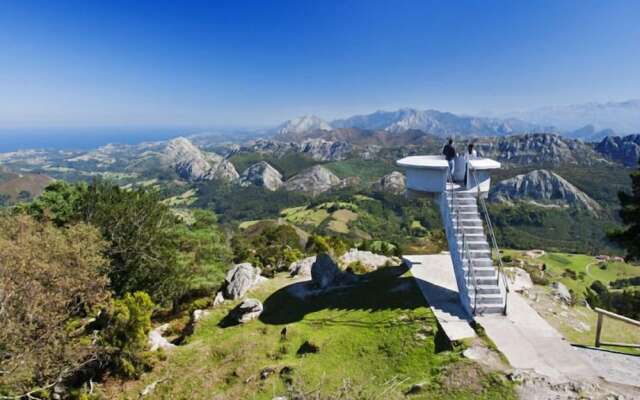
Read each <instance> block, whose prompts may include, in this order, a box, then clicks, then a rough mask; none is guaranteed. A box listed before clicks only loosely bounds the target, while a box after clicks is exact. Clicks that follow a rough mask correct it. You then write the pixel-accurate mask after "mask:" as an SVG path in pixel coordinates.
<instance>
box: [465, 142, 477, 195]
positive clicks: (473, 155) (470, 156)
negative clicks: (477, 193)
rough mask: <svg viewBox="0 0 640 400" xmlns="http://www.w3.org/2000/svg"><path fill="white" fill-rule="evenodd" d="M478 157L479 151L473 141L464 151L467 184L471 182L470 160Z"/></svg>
mask: <svg viewBox="0 0 640 400" xmlns="http://www.w3.org/2000/svg"><path fill="white" fill-rule="evenodd" d="M477 158H478V152H477V151H476V150H475V149H474V148H473V143H469V146H467V151H466V152H465V153H464V163H465V166H464V185H465V186H467V183H468V182H469V167H470V165H469V160H475V159H477Z"/></svg>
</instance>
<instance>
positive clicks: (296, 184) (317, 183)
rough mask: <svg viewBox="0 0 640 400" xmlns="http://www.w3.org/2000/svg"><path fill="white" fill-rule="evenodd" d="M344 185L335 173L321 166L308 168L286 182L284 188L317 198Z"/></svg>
mask: <svg viewBox="0 0 640 400" xmlns="http://www.w3.org/2000/svg"><path fill="white" fill-rule="evenodd" d="M341 184H342V181H341V180H340V178H338V177H337V176H336V175H335V174H334V173H333V172H331V171H329V170H328V169H326V168H325V167H323V166H321V165H315V166H313V167H311V168H308V169H306V170H304V171H302V172H300V173H299V174H297V175H295V176H294V177H292V178H291V179H289V180H288V181H286V182H285V184H284V188H285V189H286V190H290V191H294V192H302V193H306V194H309V195H311V196H316V195H318V194H320V193H322V192H326V191H327V190H330V189H332V188H334V187H336V186H339V185H341Z"/></svg>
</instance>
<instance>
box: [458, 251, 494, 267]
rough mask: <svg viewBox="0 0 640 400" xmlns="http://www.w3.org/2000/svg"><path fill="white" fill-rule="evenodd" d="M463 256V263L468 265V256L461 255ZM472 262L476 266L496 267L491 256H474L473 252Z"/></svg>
mask: <svg viewBox="0 0 640 400" xmlns="http://www.w3.org/2000/svg"><path fill="white" fill-rule="evenodd" d="M461 258H462V265H463V266H466V265H467V264H468V262H469V260H468V259H467V257H461ZM471 262H472V263H473V266H474V267H492V268H493V267H494V265H493V260H492V259H491V258H489V257H473V254H471Z"/></svg>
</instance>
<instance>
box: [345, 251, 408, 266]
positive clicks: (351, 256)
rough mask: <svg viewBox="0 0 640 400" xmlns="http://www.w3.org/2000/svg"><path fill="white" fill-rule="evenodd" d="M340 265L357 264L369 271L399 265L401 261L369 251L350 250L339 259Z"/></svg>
mask: <svg viewBox="0 0 640 400" xmlns="http://www.w3.org/2000/svg"><path fill="white" fill-rule="evenodd" d="M340 262H341V263H342V265H345V266H348V265H349V264H351V263H354V262H359V263H361V264H362V265H364V266H365V267H367V268H368V269H369V270H372V271H374V270H376V269H378V268H380V267H384V266H387V265H399V264H400V263H401V260H400V259H399V258H397V257H387V256H384V255H381V254H375V253H372V252H370V251H362V250H358V249H350V250H349V251H348V252H346V253H344V254H343V255H342V257H340Z"/></svg>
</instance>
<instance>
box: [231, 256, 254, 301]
mask: <svg viewBox="0 0 640 400" xmlns="http://www.w3.org/2000/svg"><path fill="white" fill-rule="evenodd" d="M260 278H261V276H260V268H256V267H254V266H253V265H251V264H250V263H242V264H236V265H235V266H234V267H233V268H231V270H230V271H229V272H227V276H226V277H225V278H224V281H225V287H224V293H223V295H224V297H225V299H231V300H235V299H239V298H240V297H242V296H244V295H245V294H246V293H247V291H249V289H251V287H253V286H254V285H255V284H256V283H258V282H260V281H261V279H260Z"/></svg>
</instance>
